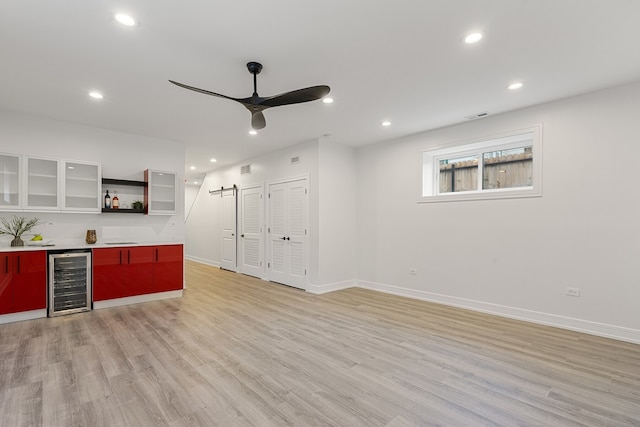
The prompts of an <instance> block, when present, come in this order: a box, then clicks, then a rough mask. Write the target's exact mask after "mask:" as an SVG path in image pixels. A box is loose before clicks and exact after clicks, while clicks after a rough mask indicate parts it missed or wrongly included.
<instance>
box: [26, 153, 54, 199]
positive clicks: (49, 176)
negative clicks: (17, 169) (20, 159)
mask: <svg viewBox="0 0 640 427" xmlns="http://www.w3.org/2000/svg"><path fill="white" fill-rule="evenodd" d="M25 159H26V173H25V177H26V179H25V186H26V189H27V191H26V203H25V206H24V208H25V209H31V210H39V211H49V210H59V209H60V191H59V190H60V169H59V164H60V162H59V160H57V159H46V158H40V157H26V158H25Z"/></svg>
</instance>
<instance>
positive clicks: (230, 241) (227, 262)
mask: <svg viewBox="0 0 640 427" xmlns="http://www.w3.org/2000/svg"><path fill="white" fill-rule="evenodd" d="M221 196H222V203H221V209H222V212H221V219H222V221H221V223H222V233H221V235H222V250H221V254H222V257H221V258H222V259H221V260H220V267H221V268H224V269H225V270H231V271H236V269H237V267H236V192H235V190H232V191H223V192H222V194H221Z"/></svg>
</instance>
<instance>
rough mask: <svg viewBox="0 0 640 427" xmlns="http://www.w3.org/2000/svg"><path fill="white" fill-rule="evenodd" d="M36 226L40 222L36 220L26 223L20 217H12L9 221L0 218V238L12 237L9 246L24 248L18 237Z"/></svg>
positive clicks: (24, 219)
mask: <svg viewBox="0 0 640 427" xmlns="http://www.w3.org/2000/svg"><path fill="white" fill-rule="evenodd" d="M38 224H40V220H39V219H38V218H33V219H30V220H28V221H27V219H26V218H24V217H21V216H14V217H13V219H12V220H11V221H9V220H8V219H6V218H0V236H2V235H5V234H6V235H9V236H13V240H12V241H11V246H24V242H23V241H22V239H21V238H20V236H22V235H23V234H24V233H26V232H27V231H29V230H31V229H32V228H33V227H35V226H36V225H38Z"/></svg>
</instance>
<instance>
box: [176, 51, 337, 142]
mask: <svg viewBox="0 0 640 427" xmlns="http://www.w3.org/2000/svg"><path fill="white" fill-rule="evenodd" d="M247 69H248V70H249V72H250V73H251V74H253V95H251V96H250V97H248V98H232V97H230V96H226V95H221V94H219V93H215V92H210V91H208V90H204V89H199V88H197V87H193V86H187V85H185V84H182V83H178V82H175V81H173V80H169V81H170V82H171V83H173V84H174V85H176V86H180V87H183V88H185V89H189V90H193V91H196V92H200V93H204V94H206V95H213V96H218V97H220V98H226V99H231V100H233V101H237V102H239V103H240V104H242V105H244V106H245V108H246V109H247V110H249V112H250V113H251V127H252V128H253V129H255V130H258V129H262V128H264V127H265V126H266V125H267V122H266V120H265V119H264V114H262V111H264V110H266V109H267V108H271V107H279V106H281V105H290V104H300V103H302V102H309V101H315V100H318V99H320V98H322V97H324V96H326V95H327V94H328V93H329V91H330V90H331V88H329V86H324V85H321V86H311V87H307V88H304V89H298V90H292V91H290V92H285V93H281V94H279V95H274V96H267V97H261V96H259V95H258V83H257V75H258V74H260V71H262V64H260V63H259V62H249V63H247Z"/></svg>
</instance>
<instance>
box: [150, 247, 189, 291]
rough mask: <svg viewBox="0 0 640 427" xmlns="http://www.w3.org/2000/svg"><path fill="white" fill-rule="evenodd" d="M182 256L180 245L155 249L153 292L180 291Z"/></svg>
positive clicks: (182, 276) (182, 277) (182, 278)
mask: <svg viewBox="0 0 640 427" xmlns="http://www.w3.org/2000/svg"><path fill="white" fill-rule="evenodd" d="M183 266H184V256H183V250H182V245H163V246H156V247H155V263H154V264H153V292H165V291H177V290H180V289H182V282H183V280H184V274H183Z"/></svg>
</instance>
